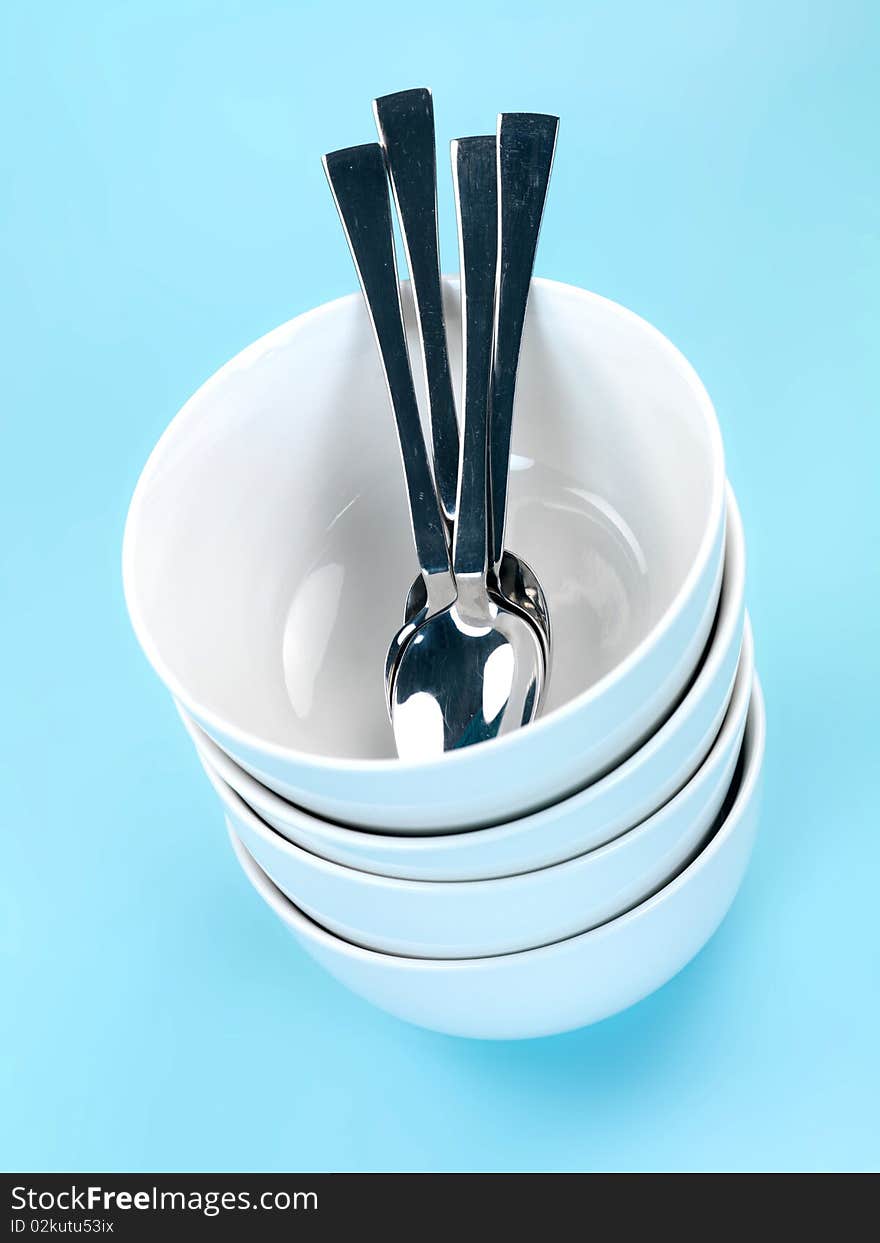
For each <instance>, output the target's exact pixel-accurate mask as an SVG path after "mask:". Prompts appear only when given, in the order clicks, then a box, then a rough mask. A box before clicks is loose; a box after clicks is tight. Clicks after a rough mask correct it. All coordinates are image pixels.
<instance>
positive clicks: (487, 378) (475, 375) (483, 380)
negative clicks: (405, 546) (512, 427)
mask: <svg viewBox="0 0 880 1243" xmlns="http://www.w3.org/2000/svg"><path fill="white" fill-rule="evenodd" d="M452 181H453V185H454V188H455V211H456V216H457V218H458V246H459V253H460V259H461V306H462V315H461V320H462V359H463V368H462V370H463V374H464V400H463V402H462V406H463V410H464V423H463V428H462V449H461V461H460V463H459V473H458V497H457V501H456V515H457V517H456V523H455V537H454V542H453V554H452V564H453V569H454V572H455V577H456V581H457V582H458V583H459V588H461V579H462V578H464V577H465V576H474V577H479V579H480V580H481V581H482V582H483V583H485V580H486V571H487V569H488V497H487V490H488V478H487V468H488V451H489V444H488V437H489V429H488V423H489V391H490V383H491V377H492V331H493V328H492V324H493V316H494V310H495V269H496V264H497V251H498V192H497V183H498V171H497V143H496V139H495V135H494V134H490V135H489V136H487V137H486V136H482V137H478V138H459V139H456V140H455V141H454V142H453V143H452Z"/></svg>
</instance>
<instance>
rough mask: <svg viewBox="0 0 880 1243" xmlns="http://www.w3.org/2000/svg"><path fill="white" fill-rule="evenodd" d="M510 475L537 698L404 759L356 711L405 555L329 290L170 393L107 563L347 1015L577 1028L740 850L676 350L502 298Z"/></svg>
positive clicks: (402, 525)
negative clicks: (536, 657) (426, 754)
mask: <svg viewBox="0 0 880 1243" xmlns="http://www.w3.org/2000/svg"><path fill="white" fill-rule="evenodd" d="M445 294H446V298H447V314H448V319H449V338H450V346H451V348H452V355H453V357H452V363H453V370H454V372H455V373H456V374H458V371H459V364H460V359H459V357H458V355H457V352H456V350H455V343H456V342H457V341H458V339H459V337H460V329H459V317H458V296H457V288H456V286H455V284H454V282H447V285H446V290H445ZM404 301H405V304H406V311H407V316H408V321H409V322H408V330H409V331H410V332H411V334H412V337H413V347H414V349H415V335H414V324H413V322H412V316H411V308H410V306H409V297H408V292H407V293H405V298H404ZM414 356H415V355H414ZM513 453H514V455H513V459H512V464H511V465H512V473H511V485H510V486H511V494H510V512H509V521H508V544H509V547H510V548H512V549H514V550H515V551H516V552H517V553H519V554H520V555H521V556H523V557H524V558H525V559H526V560H527V561H528V562H529V563H530V564H531V565H532V566H533V567H534V569H535V571H536V572H537V574H538V576H539V578H540V579H541V582H542V584H543V586H544V589H545V591H546V595H547V599H548V603H549V607H550V612H551V618H552V625H553V661H552V670H551V676H550V685H549V690H548V695H547V700H546V704H545V707H544V710H543V712H542V715H541V717H540V719H539V720H538V721H536V722H535V723H534V724H532V725H530V726H528V727H527V728H525V729H523V730H520V731H518V732H516V733H513V734H509V735H507V736H505V737H503V738H500V739H495V740H493V741H491V742H487V743H482V744H480V745H478V746H474V747H471V748H467V749H464V750H460V751H456V752H453V753H450V754H448V755H446V756H444V757H442V758H441V759H439V760H436V761H433V762H431V763H405V762H402V761H400V760H398V759H396V758H395V756H394V748H393V739H392V734H391V729H390V725H389V721H388V717H387V713H386V707H385V692H384V685H383V669H384V662H385V654H386V650H387V646H388V643H389V641H390V639H391V637H392V635H393V634H394V632H395V630H396V629H397V627H398V626H399V624H400V621H401V613H402V608H403V604H404V600H405V597H406V594H407V590H408V588H409V585H410V583H411V582H412V579H413V577H414V573H415V563H414V554H413V550H412V546H411V542H410V534H409V526H408V520H407V513H406V507H405V494H404V487H403V481H402V475H401V470H400V464H399V459H398V450H397V445H396V442H395V436H394V429H393V423H392V418H391V414H390V411H389V409H388V405H387V397H386V394H385V391H384V387H383V381H382V376H381V372H380V369H379V364H378V359H377V356H376V350H375V345H374V343H373V338H372V335H371V332H370V327H369V323H368V320H367V315H366V312H365V309H364V306H363V303H362V300H361V298H360V296H359V295H356V296H351V297H348V298H343V299H341V300H340V301H338V302H333V303H331V304H329V305H327V306H323V307H320V308H319V309H318V310H316V311H312V312H310V313H309V314H306V315H303V316H301V317H299V318H298V319H295V320H293V321H292V322H290V323H288V324H285V325H284V326H283V327H281V328H279V329H277V330H276V331H275V332H272V333H270V334H269V335H268V336H266V337H264V338H263V339H262V340H260V341H258V342H256V343H255V344H254V345H252V346H250V347H249V348H248V349H246V350H245V351H244V352H243V353H241V354H240V355H238V357H236V358H234V359H233V360H232V361H231V362H230V363H228V364H227V365H226V366H225V367H223V368H222V369H221V370H220V371H219V372H218V373H217V374H216V375H215V376H214V377H213V378H212V379H210V380H209V381H208V382H207V383H206V384H205V385H204V387H203V388H201V389H200V390H199V391H198V392H197V393H196V395H195V396H194V397H193V398H192V399H191V401H189V402H188V403H187V405H186V406H185V407H184V408H183V410H182V411H181V412H180V414H179V415H178V416H177V418H176V419H175V420H174V421H173V423H172V424H171V426H170V427H169V428H168V430H167V431H166V432H165V434H164V436H163V437H162V439H161V440H160V442H159V444H158V445H157V447H156V449H155V451H154V452H153V454H152V456H151V458H150V460H149V462H148V464H147V466H146V468H145V470H144V472H143V475H142V477H141V479H140V482H139V483H138V486H137V490H136V492H135V495H134V499H133V501H132V504H131V510H130V513H129V518H128V525H127V529H126V536H125V549H124V577H125V589H126V596H127V600H128V606H129V611H130V613H131V618H132V621H133V624H134V628H135V631H136V633H137V635H138V638H139V640H140V642H141V644H142V646H143V648H144V651H145V652H146V654H147V656H148V657H149V659H150V661H151V662H152V664H153V666H154V668H155V670H156V672H157V673H158V674H159V676H160V677H161V678H162V680H163V681H164V683H165V684H166V685H167V687H168V688H169V690H170V691H171V694H172V695H173V696H174V699H175V700H176V703H177V707H178V710H179V712H180V714H181V716H182V718H183V721H184V723H185V725H186V728H187V729H188V731H189V733H190V736H191V738H192V740H193V742H194V743H195V746H196V749H197V752H198V755H199V758H200V759H201V762H202V764H203V765H204V768H205V771H206V772H207V774H208V777H209V779H210V781H211V783H212V785H213V786H214V789H215V790H216V792H217V795H218V797H219V799H220V801H221V803H222V806H223V809H224V811H225V814H226V819H227V823H228V827H229V831H230V835H231V837H232V843H233V846H234V848H235V851H236V854H237V856H238V859H239V861H240V863H241V866H242V868H243V870H244V872H245V874H246V875H247V877H248V879H249V880H250V882H251V884H252V885H253V886H254V888H255V889H256V890H257V892H258V893H259V894H260V895H261V897H262V898H263V899H264V901H265V902H266V904H267V905H268V906H269V907H271V909H272V910H273V911H274V912H275V913H276V914H277V915H278V916H279V918H281V919H282V920H283V921H284V922H285V923H286V924H287V925H288V926H289V928H290V930H291V931H292V932H293V934H294V936H295V937H296V938H297V940H298V941H299V942H300V944H301V945H302V946H303V948H304V949H305V950H306V951H307V952H308V953H309V954H311V955H312V956H313V957H314V958H316V959H317V960H318V961H319V962H321V963H323V964H324V966H325V967H326V968H327V969H328V970H329V971H330V972H332V973H333V974H334V975H335V976H337V977H338V978H339V979H340V980H341V981H343V982H344V983H345V984H347V985H348V986H349V987H350V988H351V989H353V990H354V991H355V992H357V993H360V994H361V995H362V996H364V997H366V998H368V999H369V1000H370V1001H372V1002H374V1003H375V1004H376V1005H378V1006H381V1007H383V1008H384V1009H386V1010H389V1011H390V1012H392V1013H393V1014H396V1015H399V1016H400V1017H402V1018H405V1019H408V1020H410V1021H411V1022H414V1023H419V1024H422V1025H424V1026H426V1027H431V1028H435V1029H437V1030H439V1031H444V1032H450V1033H454V1034H459V1035H467V1036H481V1037H493V1038H510V1037H524V1036H539V1035H545V1034H549V1033H552V1032H558V1031H563V1030H566V1029H568V1028H572V1027H577V1026H581V1025H583V1024H586V1023H591V1022H594V1021H596V1020H597V1019H601V1018H603V1017H605V1016H607V1015H609V1014H612V1013H614V1012H615V1011H618V1010H620V1009H622V1008H624V1007H625V1006H628V1005H631V1004H632V1003H633V1002H635V1001H638V1000H639V999H640V998H642V997H644V996H645V995H646V994H648V993H649V992H651V991H652V990H653V989H655V988H657V987H658V986H659V985H661V984H662V983H664V982H665V981H666V980H668V979H669V978H670V977H671V976H672V975H673V974H674V973H675V972H676V971H678V970H679V969H680V968H681V967H682V966H684V964H685V963H686V962H688V960H689V959H690V958H691V957H692V956H693V955H694V954H696V953H697V951H698V950H699V949H700V947H701V946H702V945H703V944H704V943H705V941H706V940H707V939H708V938H709V937H710V936H711V934H712V932H713V931H714V930H715V928H716V927H717V925H718V924H719V922H720V921H721V919H722V918H723V916H724V914H725V912H726V911H727V908H728V907H729V905H730V903H731V901H732V900H733V897H734V895H735V893H736V891H737V888H738V887H739V884H740V881H741V879H742V876H743V872H744V870H745V867H746V864H747V861H748V858H749V854H750V851H751V847H752V842H753V839H754V834H755V829H756V823H757V815H758V796H759V786H760V774H761V767H762V759H763V751H764V713H763V704H762V700H761V694H760V689H759V687H758V684H757V680H756V677H755V672H754V657H753V649H752V638H751V634H750V630H749V625H748V620H747V617H746V614H745V605H744V581H745V548H744V544H743V532H742V526H741V523H740V517H739V514H738V512H737V508H736V504H735V501H734V499H733V495H732V493H731V491H730V489H729V487H728V486H727V483H726V479H725V470H724V456H723V449H722V443H721V436H720V432H719V428H718V424H717V421H716V417H715V414H714V411H713V409H712V404H711V402H710V400H709V398H708V396H707V394H706V392H705V390H704V388H703V386H702V384H701V383H700V381H699V379H698V378H697V376H696V375H695V373H694V371H693V370H692V369H691V367H690V366H689V365H688V363H687V362H686V361H685V359H684V358H683V357H682V356H681V354H679V353H678V351H677V350H676V349H675V348H674V347H673V346H672V345H671V344H670V343H669V341H667V340H666V339H665V337H663V336H662V335H661V334H660V333H659V332H657V331H656V330H655V329H654V328H652V327H651V326H650V325H649V324H647V323H645V321H644V320H642V319H640V318H638V317H637V316H636V315H633V314H632V313H631V312H629V311H627V310H625V309H624V308H622V307H620V306H617V305H616V304H614V303H612V302H609V301H607V300H606V299H604V298H601V297H598V296H596V295H595V294H591V293H587V292H585V291H583V290H579V289H573V288H571V287H568V286H564V285H559V284H556V283H553V282H550V281H543V280H537V281H535V282H534V285H533V290H532V296H531V301H530V305H529V317H528V324H527V329H526V335H525V340H524V343H523V352H522V362H521V370H520V382H519V387H518V394H517V410H516V419H515V427H514V444H513ZM255 952H258V950H255Z"/></svg>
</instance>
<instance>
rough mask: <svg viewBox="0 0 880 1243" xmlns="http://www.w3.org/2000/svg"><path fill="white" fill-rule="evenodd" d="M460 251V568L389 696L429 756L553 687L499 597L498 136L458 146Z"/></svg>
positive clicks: (411, 645) (493, 733)
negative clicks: (495, 473)
mask: <svg viewBox="0 0 880 1243" xmlns="http://www.w3.org/2000/svg"><path fill="white" fill-rule="evenodd" d="M452 160H453V180H454V183H455V199H456V211H457V215H458V231H459V245H460V250H461V290H462V307H463V313H462V325H463V338H464V426H463V436H462V440H463V447H462V453H461V458H460V464H459V474H458V490H457V497H456V521H455V532H454V540H453V558H452V566H453V573H454V577H455V582H456V587H457V598H456V600H455V601H454V602H453V603H452V604H451V605H450V606H449V607H448V608H445V609H443V610H442V611H441V612H439V613H435V614H433V615H431V616H428V617H427V619H426V620H424V621H423V622H422V623H421V624H420V625H419V626H418V627H417V628H416V630H415V633H414V634H412V636H411V637H410V639H409V641H408V642H407V643H406V645H405V646H404V648H403V650H402V652H401V653H400V656H399V659H398V662H397V665H396V668H395V670H394V676H393V681H392V688H391V717H392V726H393V729H394V736H395V740H396V742H397V750H398V754H399V755H400V756H401V757H402V758H405V759H418V760H424V759H430V758H433V757H435V756H437V755H439V754H441V753H442V752H444V751H450V750H454V749H457V748H459V747H464V746H470V745H472V744H473V743H477V742H482V741H485V740H486V739H489V738H494V737H497V736H499V735H501V734H505V733H508V732H510V731H511V730H513V729H518V728H520V727H521V726H523V725H525V724H527V723H528V722H529V721H531V720H532V718H533V717H534V715H535V713H536V711H537V709H538V704H539V701H540V697H541V692H542V689H543V685H544V680H545V673H546V670H545V661H544V651H543V647H542V644H541V641H540V638H539V636H538V633H537V631H536V629H535V627H534V626H533V625H532V623H531V622H529V621H527V620H526V619H525V618H524V617H523V616H522V614H521V613H520V612H519V610H517V609H513V608H511V607H510V606H508V605H507V604H506V603H504V602H502V601H500V600H499V599H498V598H497V597H493V596H492V595H490V592H489V585H488V578H487V574H488V569H489V544H488V519H489V514H488V504H489V488H488V476H487V471H488V448H489V428H488V424H489V398H490V379H491V374H492V341H493V319H494V313H495V275H496V256H497V245H496V241H497V160H496V140H495V137H494V136H490V137H480V138H465V139H460V140H458V141H457V142H454V143H453V144H452Z"/></svg>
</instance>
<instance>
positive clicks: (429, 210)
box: [373, 87, 459, 526]
mask: <svg viewBox="0 0 880 1243" xmlns="http://www.w3.org/2000/svg"><path fill="white" fill-rule="evenodd" d="M373 114H374V116H375V118H376V127H377V129H378V131H379V138H380V140H381V143H382V146H383V148H384V150H385V158H386V160H387V163H388V172H389V175H390V178H391V188H392V190H393V191H394V201H395V203H396V204H397V214H398V217H399V219H400V232H401V235H402V237H403V247H404V250H405V252H406V262H407V267H408V268H409V274H410V278H411V280H412V291H413V299H414V301H415V307H416V318H417V321H418V329H419V340H420V342H421V346H422V362H423V365H424V369H425V385H426V388H427V392H428V410H429V413H430V420H431V438H432V440H433V445H434V475H435V478H436V481H437V491H438V493H439V497H440V503H441V505H442V507H443V514H444V517H445V519H446V521H447V523H448V524H449V525H450V526H451V525H452V523H453V521H454V519H455V505H456V486H457V477H458V456H459V437H458V420H457V419H456V414H455V397H454V395H453V391H452V377H451V374H450V371H449V352H448V347H447V342H446V325H445V322H444V318H443V294H442V291H441V287H440V243H439V239H438V236H437V152H436V146H435V139H434V101H433V99H432V97H431V92H430V91H429V90H428V89H427V87H419V88H418V89H416V90H412V91H398V92H397V93H396V94H394V95H383V96H381V98H379V99H375V100H373Z"/></svg>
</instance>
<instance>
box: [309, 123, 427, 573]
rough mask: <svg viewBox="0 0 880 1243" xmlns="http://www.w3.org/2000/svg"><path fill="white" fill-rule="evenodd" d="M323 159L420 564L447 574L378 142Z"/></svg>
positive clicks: (425, 570) (326, 156) (422, 568)
mask: <svg viewBox="0 0 880 1243" xmlns="http://www.w3.org/2000/svg"><path fill="white" fill-rule="evenodd" d="M323 162H324V171H325V172H326V174H327V180H328V181H329V183H330V189H331V191H332V193H333V198H334V200H335V202H336V208H337V210H338V212H339V218H340V220H341V221H342V227H343V229H344V231H345V236H346V239H347V241H348V245H349V247H350V249H351V254H352V258H353V259H354V266H355V268H356V269H357V274H358V280H359V281H360V284H361V289H362V290H363V294H364V300H365V301H366V304H367V310H368V311H369V314H370V321H371V323H372V325H373V332H374V334H375V337H376V344H377V345H378V347H379V356H380V358H381V360H382V369H383V371H384V373H385V382H386V384H387V386H388V395H389V397H390V398H391V406H392V408H393V410H394V421H395V423H396V426H397V438H398V441H399V442H400V453H401V457H402V459H403V473H404V475H405V477H406V488H407V494H408V497H409V512H410V521H411V523H412V531H413V539H414V541H415V545H416V552H417V554H418V558H419V565H420V567H421V570H422V573H423V574H424V575H425V576H426V578H427V577H430V576H432V575H435V574H443V573H446V574H448V573H449V572H450V564H449V549H448V546H447V542H446V528H445V524H444V521H443V515H442V513H441V510H440V506H439V504H438V501H437V494H436V492H435V490H434V480H433V477H432V475H431V467H430V465H429V461H428V452H427V449H426V447H425V438H424V436H423V434H422V425H421V421H420V419H419V408H418V403H417V401H416V392H415V388H414V386H413V378H412V371H411V370H410V364H409V353H408V351H407V346H406V332H405V330H404V327H403V313H402V310H401V306H400V287H399V285H398V282H397V262H396V259H395V254H394V234H393V232H392V225H391V205H390V202H389V198H388V179H387V176H386V172H385V159H384V157H383V155H382V148H381V147H380V146H379V144H378V143H375V142H371V143H365V144H364V145H363V146H360V147H347V148H345V149H343V150H341V151H332V152H331V153H330V154H329V155H325V156H324V161H323Z"/></svg>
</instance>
